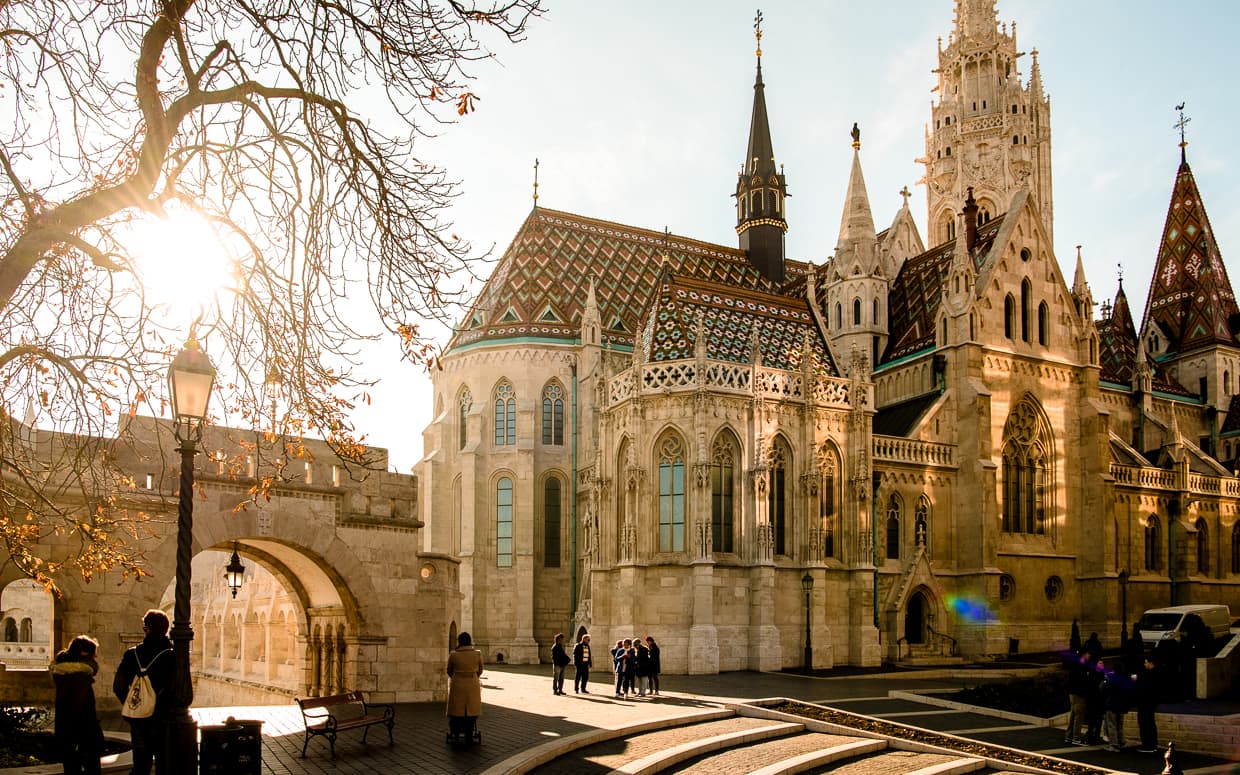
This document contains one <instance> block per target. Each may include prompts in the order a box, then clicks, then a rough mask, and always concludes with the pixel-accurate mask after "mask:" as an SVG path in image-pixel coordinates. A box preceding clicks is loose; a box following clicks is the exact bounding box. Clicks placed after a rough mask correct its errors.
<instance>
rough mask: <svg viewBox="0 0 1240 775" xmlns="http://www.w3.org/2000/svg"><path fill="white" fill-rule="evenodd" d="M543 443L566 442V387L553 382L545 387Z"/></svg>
mask: <svg viewBox="0 0 1240 775" xmlns="http://www.w3.org/2000/svg"><path fill="white" fill-rule="evenodd" d="M542 440H543V444H549V445H554V446H557V447H558V446H562V445H563V444H564V388H562V387H560V386H559V385H557V384H555V383H552V384H550V385H547V387H545V388H543V402H542Z"/></svg>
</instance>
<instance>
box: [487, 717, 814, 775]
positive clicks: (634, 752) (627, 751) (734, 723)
mask: <svg viewBox="0 0 1240 775" xmlns="http://www.w3.org/2000/svg"><path fill="white" fill-rule="evenodd" d="M714 715H717V714H714ZM789 727H791V728H794V729H795V728H799V725H798V724H787V723H784V722H772V721H771V720H770V719H760V718H751V717H747V716H736V715H728V716H727V717H725V718H715V719H709V720H705V721H698V722H696V723H685V722H684V721H683V720H680V721H677V720H675V719H666V720H664V721H663V722H661V723H660V724H659V726H658V727H657V728H656V727H653V725H647V726H644V727H643V728H638V729H629V730H624V729H614V730H596V731H593V732H590V733H585V735H583V736H582V740H581V743H582V744H580V745H573V742H574V741H572V740H563V741H559V744H558V750H557V751H556V752H555V754H554V757H555V758H552V757H551V756H546V757H537V760H538V761H541V762H542V763H541V764H540V765H538V766H533V767H529V766H527V767H520V768H513V767H512V765H513V762H508V763H507V764H506V766H507V767H508V769H507V770H506V771H509V772H511V771H513V770H514V769H516V771H519V772H531V773H536V775H582V774H583V773H605V772H614V771H616V770H619V769H621V768H622V767H624V766H625V765H627V764H629V763H631V762H633V761H636V760H638V759H642V758H644V757H648V756H651V755H653V754H657V753H659V752H661V751H665V750H667V749H670V748H675V747H677V746H680V745H684V744H686V743H691V742H694V741H700V740H707V739H713V738H718V737H723V736H727V735H737V734H741V735H744V734H748V733H754V732H756V731H759V730H763V729H771V728H774V729H776V730H782V729H787V728H789ZM784 734H786V732H784ZM499 771H500V770H496V772H499Z"/></svg>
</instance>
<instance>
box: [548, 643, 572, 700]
mask: <svg viewBox="0 0 1240 775" xmlns="http://www.w3.org/2000/svg"><path fill="white" fill-rule="evenodd" d="M568 663H569V659H568V652H567V651H565V650H564V633H562V632H557V633H556V634H555V645H554V646H552V647H551V693H552V694H557V695H558V694H563V693H564V668H566V667H568Z"/></svg>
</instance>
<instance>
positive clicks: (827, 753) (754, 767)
mask: <svg viewBox="0 0 1240 775" xmlns="http://www.w3.org/2000/svg"><path fill="white" fill-rule="evenodd" d="M886 747H887V743H886V742H885V741H883V740H869V739H862V738H856V737H848V736H846V735H831V734H824V733H822V732H802V733H801V734H798V735H794V736H791V737H783V738H779V739H777V740H768V741H765V742H761V743H753V744H749V745H742V746H736V747H733V748H729V749H728V750H726V751H719V752H717V753H713V754H708V755H705V756H698V757H696V758H694V759H693V760H692V761H686V762H685V763H684V764H683V765H681V766H676V767H668V768H667V769H665V770H663V771H664V772H676V773H692V775H710V774H711V773H718V772H748V773H754V772H767V773H783V772H804V771H805V770H807V769H809V768H811V767H816V766H821V765H823V764H826V763H828V762H832V761H836V760H838V759H844V758H849V757H858V756H861V757H864V756H867V755H871V754H873V753H876V752H878V751H882V750H884V749H885V748H886Z"/></svg>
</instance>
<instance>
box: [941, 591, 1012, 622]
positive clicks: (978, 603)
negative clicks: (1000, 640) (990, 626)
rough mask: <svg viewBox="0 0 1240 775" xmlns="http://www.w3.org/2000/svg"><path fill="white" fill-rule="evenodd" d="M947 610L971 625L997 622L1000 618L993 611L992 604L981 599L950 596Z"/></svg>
mask: <svg viewBox="0 0 1240 775" xmlns="http://www.w3.org/2000/svg"><path fill="white" fill-rule="evenodd" d="M946 602H947V608H948V609H949V610H950V611H951V612H952V613H954V614H956V616H958V617H960V619H961V620H962V621H964V622H966V623H969V624H981V623H984V622H996V621H998V620H999V617H998V616H997V615H996V614H995V612H994V611H993V610H992V609H991V607H990V603H988V602H987V601H985V600H981V599H979V598H971V597H963V596H959V595H949V596H948V597H947V601H946Z"/></svg>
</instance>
